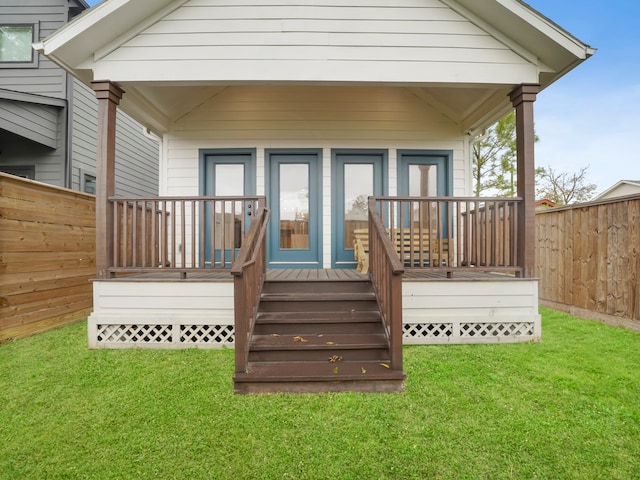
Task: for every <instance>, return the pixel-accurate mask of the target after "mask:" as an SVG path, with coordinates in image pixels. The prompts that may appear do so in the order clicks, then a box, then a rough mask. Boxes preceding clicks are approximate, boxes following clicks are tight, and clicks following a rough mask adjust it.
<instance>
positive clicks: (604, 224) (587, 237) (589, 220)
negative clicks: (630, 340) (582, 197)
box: [536, 195, 640, 329]
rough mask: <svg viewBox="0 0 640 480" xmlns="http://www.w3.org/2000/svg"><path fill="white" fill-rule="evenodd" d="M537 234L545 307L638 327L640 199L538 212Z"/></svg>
mask: <svg viewBox="0 0 640 480" xmlns="http://www.w3.org/2000/svg"><path fill="white" fill-rule="evenodd" d="M536 235H537V239H536V275H537V276H538V277H539V278H540V300H541V301H542V302H543V303H544V302H548V303H549V304H553V305H554V306H556V307H557V306H564V307H566V308H565V309H566V310H570V309H572V308H577V309H579V310H581V311H584V312H592V313H593V314H594V315H593V317H594V318H596V319H601V320H603V321H607V322H608V323H613V324H624V325H626V326H628V325H629V324H633V325H637V328H638V329H640V305H639V303H640V300H639V296H640V282H639V279H638V272H640V251H639V250H640V195H632V196H627V197H621V198H618V199H609V200H603V201H601V202H591V203H585V204H580V205H575V206H572V207H561V208H554V209H549V210H543V211H540V212H537V215H536ZM620 319H624V320H631V321H632V322H625V321H623V322H621V321H618V320H620Z"/></svg>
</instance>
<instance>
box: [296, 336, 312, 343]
mask: <svg viewBox="0 0 640 480" xmlns="http://www.w3.org/2000/svg"><path fill="white" fill-rule="evenodd" d="M293 341H294V342H301V343H304V342H308V341H309V340H305V339H304V338H302V337H301V336H300V335H296V336H295V337H293Z"/></svg>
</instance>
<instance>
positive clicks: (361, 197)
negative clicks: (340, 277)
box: [331, 150, 387, 268]
mask: <svg viewBox="0 0 640 480" xmlns="http://www.w3.org/2000/svg"><path fill="white" fill-rule="evenodd" d="M331 163H332V165H331V170H332V172H333V176H332V198H333V202H332V205H333V211H332V214H331V218H332V229H333V235H332V245H331V248H332V261H331V266H332V268H355V267H356V265H357V262H356V261H355V259H354V258H353V236H354V235H353V234H354V231H355V230H358V229H366V228H368V218H369V213H368V212H369V209H368V201H367V199H368V197H369V196H373V195H386V193H387V177H386V175H385V172H386V171H387V151H386V150H334V151H333V152H332V155H331Z"/></svg>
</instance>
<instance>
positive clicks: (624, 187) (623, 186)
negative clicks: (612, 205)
mask: <svg viewBox="0 0 640 480" xmlns="http://www.w3.org/2000/svg"><path fill="white" fill-rule="evenodd" d="M638 193H640V180H620V181H619V182H618V183H616V184H615V185H612V186H611V187H609V188H607V189H606V190H605V191H604V192H602V193H601V194H599V195H598V196H597V197H596V198H594V201H597V200H608V199H610V198H618V197H624V196H627V195H637V194H638Z"/></svg>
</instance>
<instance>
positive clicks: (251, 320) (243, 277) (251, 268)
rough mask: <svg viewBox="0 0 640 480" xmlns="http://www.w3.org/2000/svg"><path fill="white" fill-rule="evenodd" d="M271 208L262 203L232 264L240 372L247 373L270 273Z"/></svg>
mask: <svg viewBox="0 0 640 480" xmlns="http://www.w3.org/2000/svg"><path fill="white" fill-rule="evenodd" d="M270 216H271V211H270V210H267V209H265V208H263V207H260V209H259V210H258V212H257V213H256V216H255V218H254V220H253V222H252V223H251V228H250V229H249V233H248V234H247V238H246V239H245V243H244V245H243V246H242V248H241V249H240V253H239V255H238V258H237V259H236V261H235V262H234V264H233V267H232V268H231V274H232V275H233V277H234V278H233V288H234V317H235V324H234V332H235V360H236V373H245V372H246V370H247V364H248V362H249V343H250V341H251V336H252V335H253V328H254V326H255V321H256V314H257V311H258V304H259V303H260V294H261V293H262V286H263V285H264V280H265V278H266V276H267V253H266V252H267V246H266V245H267V225H268V224H269V217H270Z"/></svg>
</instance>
